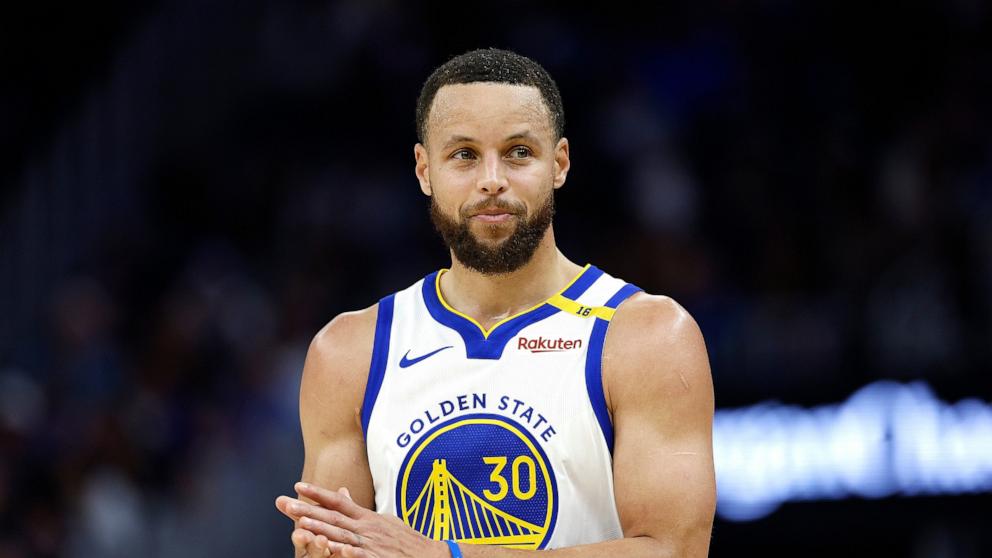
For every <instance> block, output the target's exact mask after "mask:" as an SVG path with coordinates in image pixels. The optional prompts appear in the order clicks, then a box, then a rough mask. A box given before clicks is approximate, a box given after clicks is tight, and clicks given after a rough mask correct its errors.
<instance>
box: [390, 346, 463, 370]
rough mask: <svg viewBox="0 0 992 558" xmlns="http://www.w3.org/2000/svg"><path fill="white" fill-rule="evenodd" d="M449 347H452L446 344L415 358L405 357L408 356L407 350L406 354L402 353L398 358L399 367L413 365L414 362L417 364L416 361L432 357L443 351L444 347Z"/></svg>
mask: <svg viewBox="0 0 992 558" xmlns="http://www.w3.org/2000/svg"><path fill="white" fill-rule="evenodd" d="M451 347H452V345H448V346H447V347H441V348H440V349H436V350H433V351H431V352H429V353H427V354H426V355H421V356H419V357H417V358H406V357H408V356H410V351H407V352H406V354H405V355H403V358H401V359H400V368H406V367H408V366H413V365H414V364H417V363H418V362H420V361H422V360H424V359H425V358H430V357H432V356H434V355H436V354H438V353H440V352H441V351H443V350H445V349H450V348H451Z"/></svg>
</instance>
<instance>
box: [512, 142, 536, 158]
mask: <svg viewBox="0 0 992 558" xmlns="http://www.w3.org/2000/svg"><path fill="white" fill-rule="evenodd" d="M510 156H511V157H513V158H514V159H526V158H527V157H530V156H531V150H530V148H529V147H524V146H523V145H518V146H516V147H514V148H513V149H511V150H510Z"/></svg>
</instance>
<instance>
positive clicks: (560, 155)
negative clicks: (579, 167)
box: [554, 138, 571, 189]
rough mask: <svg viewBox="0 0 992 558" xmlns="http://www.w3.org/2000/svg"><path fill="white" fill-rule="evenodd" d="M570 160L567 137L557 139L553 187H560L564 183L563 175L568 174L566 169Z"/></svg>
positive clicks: (569, 165)
mask: <svg viewBox="0 0 992 558" xmlns="http://www.w3.org/2000/svg"><path fill="white" fill-rule="evenodd" d="M570 167H571V162H570V160H569V158H568V138H561V139H560V140H558V145H556V146H555V181H554V186H555V188H556V189H557V188H561V187H562V185H563V184H565V177H566V176H568V169H569V168H570Z"/></svg>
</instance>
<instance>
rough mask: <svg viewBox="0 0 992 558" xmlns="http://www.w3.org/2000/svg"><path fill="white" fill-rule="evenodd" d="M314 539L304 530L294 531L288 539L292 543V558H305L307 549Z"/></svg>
mask: <svg viewBox="0 0 992 558" xmlns="http://www.w3.org/2000/svg"><path fill="white" fill-rule="evenodd" d="M315 538H316V537H315V536H314V534H313V533H311V532H310V531H307V530H306V529H295V530H294V531H293V534H292V535H291V536H290V539H291V540H292V541H293V550H295V552H294V553H293V556H295V557H296V558H307V557H308V556H309V554H310V553H309V552H308V550H307V547H308V546H309V545H310V543H312V542H313V541H314V539H315Z"/></svg>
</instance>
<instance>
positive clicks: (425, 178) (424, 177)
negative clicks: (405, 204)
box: [413, 143, 432, 196]
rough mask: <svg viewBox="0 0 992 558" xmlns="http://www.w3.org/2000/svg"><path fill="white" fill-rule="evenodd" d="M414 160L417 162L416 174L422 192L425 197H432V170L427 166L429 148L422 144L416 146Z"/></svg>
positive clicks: (414, 147)
mask: <svg viewBox="0 0 992 558" xmlns="http://www.w3.org/2000/svg"><path fill="white" fill-rule="evenodd" d="M413 158H414V159H415V160H416V161H417V167H416V170H415V172H416V174H417V181H418V182H420V191H421V192H423V193H424V195H427V196H430V195H431V193H432V190H431V179H430V168H429V166H428V164H427V148H426V147H424V146H423V145H422V144H420V143H418V144H417V145H414V146H413Z"/></svg>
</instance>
